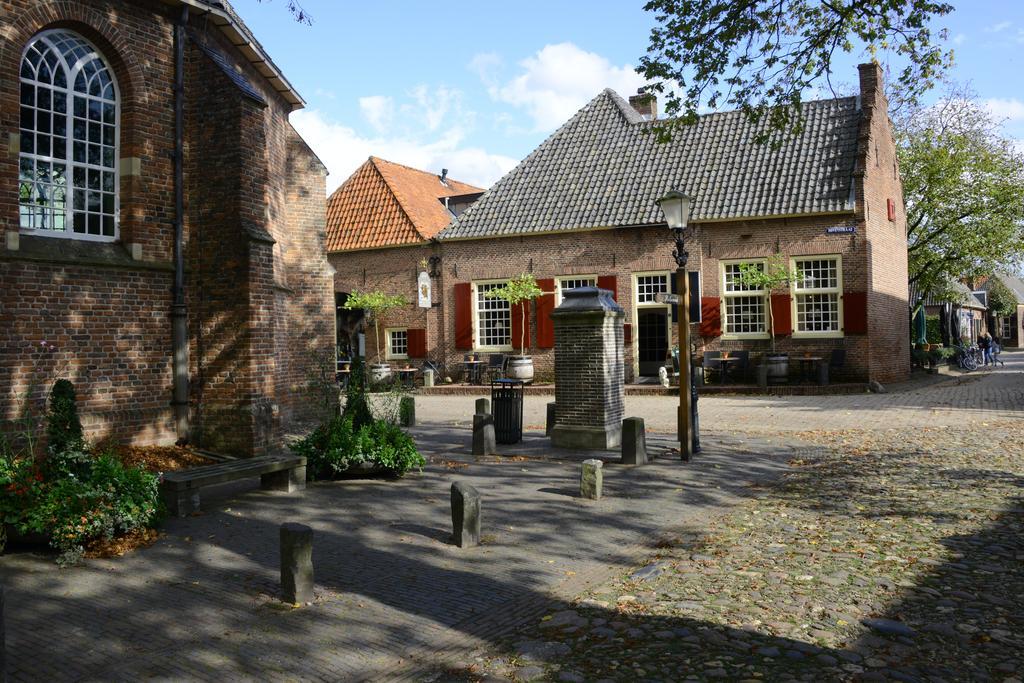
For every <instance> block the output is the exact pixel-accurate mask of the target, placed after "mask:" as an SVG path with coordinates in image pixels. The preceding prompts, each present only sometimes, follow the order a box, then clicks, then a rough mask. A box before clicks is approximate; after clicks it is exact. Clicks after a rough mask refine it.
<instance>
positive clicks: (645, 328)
mask: <svg viewBox="0 0 1024 683" xmlns="http://www.w3.org/2000/svg"><path fill="white" fill-rule="evenodd" d="M636 322H637V359H638V365H639V368H638V370H639V371H640V376H641V377H657V376H658V368H660V367H661V366H663V365H664V364H665V360H666V359H667V358H668V309H667V308H641V309H639V310H638V311H637V313H636Z"/></svg>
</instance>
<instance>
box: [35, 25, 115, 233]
mask: <svg viewBox="0 0 1024 683" xmlns="http://www.w3.org/2000/svg"><path fill="white" fill-rule="evenodd" d="M20 86H21V87H20V89H21V123H20V131H19V132H20V135H21V143H20V144H21V151H20V154H19V173H18V205H19V227H20V229H21V231H22V232H25V233H30V234H36V235H46V236H50V237H69V238H74V239H85V240H98V241H112V240H114V239H116V238H117V237H118V174H117V160H118V149H119V144H120V143H119V130H118V128H119V117H120V112H119V110H118V101H119V99H120V98H119V97H118V91H117V83H116V82H115V80H114V74H113V71H112V70H111V69H110V68H109V67H108V65H107V62H106V60H104V58H103V56H102V55H101V54H100V52H99V50H97V49H96V47H95V46H93V45H92V44H91V43H89V42H88V41H87V40H85V39H84V38H82V37H81V36H80V35H78V34H76V33H73V32H71V31H68V30H67V29H53V30H49V31H43V32H42V33H40V34H39V35H37V36H36V37H35V38H33V39H32V40H31V41H30V42H29V44H28V47H26V48H25V51H24V53H23V55H22V59H21V74H20Z"/></svg>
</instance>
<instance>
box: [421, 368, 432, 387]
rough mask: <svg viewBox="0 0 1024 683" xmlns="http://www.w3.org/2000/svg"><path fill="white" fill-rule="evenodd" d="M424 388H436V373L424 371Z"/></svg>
mask: <svg viewBox="0 0 1024 683" xmlns="http://www.w3.org/2000/svg"><path fill="white" fill-rule="evenodd" d="M423 386H425V387H432V386H434V371H433V370H424V371H423Z"/></svg>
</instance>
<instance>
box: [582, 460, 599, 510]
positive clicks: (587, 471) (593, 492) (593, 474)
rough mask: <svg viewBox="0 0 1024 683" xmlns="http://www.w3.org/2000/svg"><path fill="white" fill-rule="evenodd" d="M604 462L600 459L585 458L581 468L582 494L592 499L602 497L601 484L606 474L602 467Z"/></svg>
mask: <svg viewBox="0 0 1024 683" xmlns="http://www.w3.org/2000/svg"><path fill="white" fill-rule="evenodd" d="M603 467H604V463H603V462H601V461H600V460H596V459H593V460H584V461H583V468H582V469H581V470H580V495H581V496H582V497H584V498H590V499H591V500H600V499H601V485H602V484H603V480H604V475H603V474H602V468H603Z"/></svg>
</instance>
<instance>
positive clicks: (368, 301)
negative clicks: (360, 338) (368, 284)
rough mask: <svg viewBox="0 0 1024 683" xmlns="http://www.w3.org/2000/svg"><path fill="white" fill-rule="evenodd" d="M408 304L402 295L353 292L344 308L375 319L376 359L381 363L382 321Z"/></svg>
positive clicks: (378, 292)
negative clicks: (359, 310)
mask: <svg viewBox="0 0 1024 683" xmlns="http://www.w3.org/2000/svg"><path fill="white" fill-rule="evenodd" d="M407 303H408V302H407V301H406V299H405V297H404V296H401V295H400V294H385V293H384V292H380V291H374V292H357V291H353V292H352V294H350V295H349V297H348V299H347V300H346V301H345V304H344V305H343V306H342V308H347V309H349V310H357V309H363V310H364V311H366V312H367V313H369V314H370V317H371V318H372V319H373V330H374V338H375V339H376V340H377V354H376V356H374V358H375V359H376V360H377V362H380V351H381V349H382V348H383V347H382V346H381V343H380V321H381V319H382V318H383V317H384V316H386V315H387V314H388V313H389V312H390V311H392V310H394V309H396V308H400V307H402V306H405V305H406V304H407Z"/></svg>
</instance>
